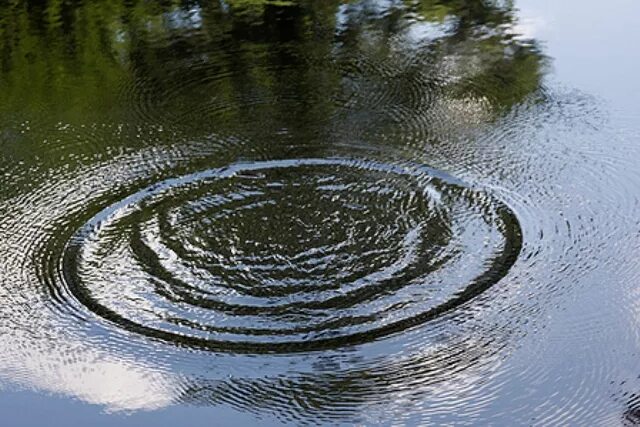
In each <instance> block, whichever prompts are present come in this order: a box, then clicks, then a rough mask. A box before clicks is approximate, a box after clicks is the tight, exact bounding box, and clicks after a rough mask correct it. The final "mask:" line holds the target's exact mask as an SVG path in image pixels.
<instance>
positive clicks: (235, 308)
mask: <svg viewBox="0 0 640 427" xmlns="http://www.w3.org/2000/svg"><path fill="white" fill-rule="evenodd" d="M521 246H522V233H521V230H520V226H519V223H518V220H517V218H516V216H515V215H514V213H513V212H512V211H511V210H510V209H509V207H508V206H507V205H506V204H504V203H502V202H501V201H499V200H497V199H496V198H495V197H494V196H492V195H491V194H489V193H488V192H485V191H482V190H479V189H475V188H472V187H470V186H468V185H465V184H464V183H463V182H461V181H459V180H457V179H455V178H453V177H451V176H448V175H446V174H444V173H442V172H439V171H437V170H433V169H430V168H427V167H425V166H421V165H416V164H411V163H381V162H374V161H370V160H358V159H347V158H303V159H287V160H269V161H257V162H247V163H235V164H231V165H229V166H226V167H222V168H216V169H209V170H205V171H201V172H196V173H192V174H189V175H185V176H181V177H178V178H171V179H167V180H164V181H161V182H159V183H156V184H154V185H151V186H149V187H146V188H144V189H142V190H140V191H138V192H136V193H133V194H131V195H130V196H129V197H126V198H124V199H122V200H120V201H118V202H116V203H114V204H112V205H110V206H108V207H106V208H104V209H103V210H101V211H100V212H99V213H98V214H96V215H95V216H93V217H92V218H91V219H89V220H88V221H87V222H86V223H85V224H84V225H83V226H82V227H80V228H79V229H78V230H77V231H76V232H75V233H74V234H73V235H72V237H71V238H70V239H69V241H68V242H67V244H66V246H65V249H64V252H63V254H62V260H61V266H62V277H63V280H64V285H65V287H66V288H67V289H68V291H69V292H70V293H71V294H72V295H73V296H74V297H75V298H76V299H77V300H78V301H79V302H80V303H81V304H83V305H84V306H85V307H87V308H88V309H89V310H90V311H92V312H93V313H95V314H97V315H99V316H101V317H103V318H105V319H107V320H108V321H110V322H113V323H115V324H117V325H118V326H119V327H122V328H124V329H126V330H128V331H131V332H135V333H138V334H142V335H145V336H148V337H152V338H157V339H161V340H165V341H169V342H174V343H177V344H182V345H189V346H195V347H198V348H206V349H211V350H214V351H230V352H241V353H254V352H255V353H264V352H267V353H288V352H299V351H312V350H321V349H327V348H334V347H339V346H346V345H355V344H361V343H365V342H369V341H372V340H376V339H378V338H381V337H383V336H386V335H389V334H393V333H396V332H400V331H403V330H405V329H407V328H410V327H413V326H415V325H418V324H422V323H424V322H426V321H429V320H432V319H435V318H437V317H440V316H441V315H442V314H443V313H445V312H447V311H450V310H452V309H455V308H456V307H458V306H460V305H462V304H464V303H466V302H467V301H469V300H471V299H472V298H473V297H475V296H476V295H478V294H480V293H482V292H483V291H484V290H486V289H488V288H489V287H490V286H492V285H493V284H495V283H496V282H497V281H499V280H500V279H501V278H502V277H504V276H505V275H506V273H507V272H508V271H509V268H510V267H511V265H512V264H513V263H514V262H515V261H516V259H517V257H518V254H519V252H520V249H521Z"/></svg>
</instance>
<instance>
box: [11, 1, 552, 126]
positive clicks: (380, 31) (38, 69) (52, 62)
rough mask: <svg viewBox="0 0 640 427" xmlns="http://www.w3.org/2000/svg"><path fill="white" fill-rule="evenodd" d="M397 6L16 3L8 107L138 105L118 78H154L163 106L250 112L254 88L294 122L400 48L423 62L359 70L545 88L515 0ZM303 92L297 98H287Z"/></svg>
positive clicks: (454, 86)
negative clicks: (218, 105)
mask: <svg viewBox="0 0 640 427" xmlns="http://www.w3.org/2000/svg"><path fill="white" fill-rule="evenodd" d="M387 3H390V6H389V5H388V6H385V7H382V6H380V4H379V2H375V1H372V0H368V1H367V0H362V1H359V2H350V3H342V2H338V1H330V2H311V1H302V2H295V4H294V2H291V1H269V0H229V1H227V2H208V1H207V2H205V1H185V2H182V3H175V2H173V3H158V4H156V3H152V2H142V1H132V2H111V1H106V0H105V1H97V2H86V3H82V4H74V3H73V2H67V1H62V0H55V1H54V0H51V1H48V2H46V1H45V2H42V1H35V0H32V1H29V2H13V4H12V5H11V6H9V7H7V8H5V9H4V10H3V11H2V15H0V37H1V38H2V42H1V43H2V44H1V46H0V48H1V50H0V58H1V62H0V63H1V66H2V69H1V70H2V74H1V75H0V90H1V92H2V101H3V102H2V104H3V105H4V106H5V108H15V107H17V106H19V107H20V108H28V107H29V106H33V107H40V108H44V107H45V106H46V108H53V109H54V110H57V111H60V112H66V113H71V114H77V115H83V114H86V113H87V112H89V111H96V112H102V113H104V112H106V111H113V110H114V109H115V110H117V109H118V108H123V109H126V108H128V107H130V105H127V104H126V103H125V104H124V105H121V104H118V102H119V101H122V99H121V90H122V87H123V86H124V85H127V84H133V83H131V81H135V83H136V84H142V85H143V86H144V87H135V88H134V89H136V90H142V89H144V91H145V92H144V93H145V94H147V95H149V96H150V97H151V98H153V97H156V99H147V100H146V101H149V102H152V103H153V102H156V103H157V107H158V108H160V107H165V108H175V109H180V108H181V106H184V105H185V104H191V106H193V107H194V108H197V105H198V103H199V102H203V101H204V100H206V99H210V98H211V97H210V95H211V94H212V93H215V95H216V96H218V98H219V99H221V98H224V97H226V99H224V100H223V101H221V102H224V104H225V106H226V107H228V112H229V111H233V110H235V111H236V112H237V113H238V114H242V110H244V107H243V103H244V101H246V98H247V96H251V95H255V96H257V97H264V99H281V100H283V101H284V102H283V103H278V102H271V101H269V104H271V106H272V107H273V108H272V109H271V111H270V113H269V114H270V115H271V118H272V119H273V115H274V114H275V115H276V116H279V117H282V116H284V117H290V114H291V113H292V112H293V113H294V117H293V119H292V120H290V121H291V122H295V120H297V119H301V118H302V116H303V115H306V119H307V120H318V119H319V120H321V119H322V117H320V116H322V115H326V114H330V113H331V111H332V110H333V108H334V105H329V104H330V103H328V102H327V101H333V99H332V97H338V98H339V97H340V96H341V95H342V92H344V86H343V85H344V81H343V80H344V77H345V75H347V77H348V75H349V71H353V69H351V70H350V69H349V66H353V65H354V62H355V61H357V60H358V59H360V60H361V62H368V63H369V64H375V63H380V64H383V63H385V62H387V63H388V62H389V61H391V62H393V61H398V60H400V59H401V57H402V56H403V55H404V56H405V57H406V56H411V55H417V56H418V57H422V58H423V60H422V61H419V62H414V63H413V64H408V63H407V64H406V66H405V68H404V69H403V68H401V67H400V65H402V64H401V63H398V64H396V69H395V72H394V73H392V74H389V75H386V76H385V75H378V76H376V75H375V73H376V71H380V70H379V69H378V70H376V69H375V67H374V68H372V69H370V70H367V69H366V68H363V69H359V70H357V72H358V73H359V75H358V78H359V79H360V80H363V79H364V80H366V79H368V78H369V77H371V79H373V80H375V79H376V78H388V79H394V78H403V77H406V76H407V75H408V74H411V73H415V72H417V71H419V72H420V73H422V74H423V75H425V74H428V73H429V72H431V73H433V75H436V74H438V73H440V74H442V75H443V76H445V78H446V79H447V82H448V86H447V88H448V89H447V90H448V92H449V93H450V94H452V95H455V96H458V97H469V96H475V97H486V98H490V100H491V101H492V103H493V104H494V106H495V107H498V108H506V107H509V106H510V105H512V104H514V103H517V102H519V101H521V100H522V99H523V98H524V97H526V96H527V95H528V94H530V93H532V92H533V91H535V90H536V88H537V87H538V85H539V83H540V77H541V73H542V65H543V59H542V56H541V55H540V54H539V53H538V51H537V49H536V48H535V45H533V44H532V43H521V42H518V41H517V40H515V39H514V38H513V36H512V35H511V34H510V33H509V31H510V28H511V27H512V26H513V24H514V19H515V18H514V15H513V12H512V8H511V7H510V6H502V7H498V6H496V5H493V4H492V3H490V2H486V1H479V0H478V1H471V2H467V1H464V2H463V1H460V0H450V1H446V2H435V1H430V0H429V1H406V2H405V3H402V2H400V1H398V2H395V3H394V2H387ZM409 14H412V15H411V16H412V17H413V18H412V19H411V20H408V19H407V16H408V15H409ZM428 26H431V27H433V28H432V30H433V31H434V32H440V33H441V34H439V35H438V36H437V37H433V38H431V39H429V38H426V39H425V40H418V41H417V42H415V40H414V41H412V42H411V43H409V42H407V40H409V39H410V38H411V37H409V36H408V34H410V33H411V32H412V31H413V32H416V31H418V32H419V31H423V30H424V29H425V28H427V27H428ZM416 29H417V30H416ZM403 34H404V36H403ZM403 37H404V38H403ZM403 43H404V44H403ZM412 67H413V68H412ZM445 68H446V70H445ZM443 70H444V71H446V72H444V73H443ZM368 73H370V74H371V75H370V76H369V75H368ZM142 80H144V81H142ZM185 82H186V83H189V84H184V83H185ZM174 88H179V89H181V90H179V91H173V92H172V90H173V89H174ZM399 88H400V89H402V88H401V87H399ZM370 89H373V88H370ZM167 94H169V96H165V95H167ZM328 95H329V96H328ZM163 96H164V99H163ZM294 99H295V100H296V105H293V104H289V105H287V102H286V101H287V100H291V101H293V100H294ZM138 101H140V100H138ZM128 102H134V101H132V100H128ZM172 102H175V104H174V105H171V104H172ZM323 102H324V104H323ZM294 106H295V107H296V108H294V109H292V108H291V107H294ZM234 107H235V108H234ZM283 108H285V110H286V111H285V112H283V111H281V112H280V113H278V111H277V110H278V109H280V110H282V109H283ZM119 112H120V113H122V111H119ZM262 112H263V113H267V111H266V109H263V111H262ZM309 115H311V116H309ZM314 115H315V117H312V116H314Z"/></svg>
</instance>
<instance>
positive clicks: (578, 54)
mask: <svg viewBox="0 0 640 427" xmlns="http://www.w3.org/2000/svg"><path fill="white" fill-rule="evenodd" d="M516 4H517V6H518V8H519V9H520V13H519V16H520V21H521V26H522V30H523V31H525V32H526V33H527V34H531V35H533V36H534V37H536V38H538V39H540V40H542V41H543V42H544V43H545V53H547V54H549V55H550V56H551V57H552V58H553V69H554V73H553V75H554V77H555V78H556V79H558V80H560V81H561V82H566V83H568V84H569V83H570V86H571V87H576V88H578V89H581V90H584V91H586V92H589V93H591V94H595V95H597V96H600V97H603V98H605V99H606V100H607V101H608V102H610V103H612V104H613V106H614V107H617V108H621V109H629V108H631V109H633V110H634V111H633V114H634V115H637V114H638V113H639V112H640V109H639V108H638V104H637V100H638V97H639V96H640V79H638V77H637V76H638V70H639V69H640V54H638V40H640V35H639V34H638V33H639V31H640V30H639V29H640V1H637V0H611V1H609V2H607V3H606V4H601V3H600V2H598V3H596V2H564V1H555V0H521V1H519V2H517V3H516ZM603 6H606V8H604V7H603ZM625 113H626V114H628V113H631V111H629V110H627V111H625Z"/></svg>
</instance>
